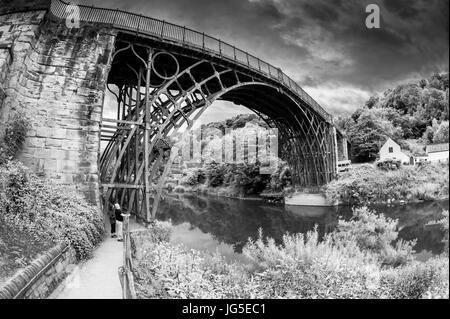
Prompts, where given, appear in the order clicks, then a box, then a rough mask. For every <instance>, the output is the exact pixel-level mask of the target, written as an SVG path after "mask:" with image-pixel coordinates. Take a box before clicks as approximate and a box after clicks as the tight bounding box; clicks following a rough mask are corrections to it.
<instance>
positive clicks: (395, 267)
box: [134, 208, 449, 298]
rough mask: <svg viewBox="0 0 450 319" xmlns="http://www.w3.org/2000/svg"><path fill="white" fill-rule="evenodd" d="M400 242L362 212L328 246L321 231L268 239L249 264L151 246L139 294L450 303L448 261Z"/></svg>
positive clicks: (140, 268)
mask: <svg viewBox="0 0 450 319" xmlns="http://www.w3.org/2000/svg"><path fill="white" fill-rule="evenodd" d="M158 227H169V226H168V225H167V224H166V225H163V224H158ZM150 231H151V229H150ZM397 235H398V233H397V231H396V221H393V220H389V219H386V218H383V217H381V216H377V215H375V214H373V213H372V212H371V211H370V210H368V209H366V208H362V209H358V210H356V211H355V214H354V220H353V221H350V222H343V221H341V222H340V223H339V226H338V228H337V229H336V230H335V231H334V232H333V233H331V234H329V235H327V236H325V238H324V239H323V240H319V235H318V232H317V230H314V231H311V232H308V233H307V234H294V235H289V234H286V235H285V236H284V238H283V243H282V244H281V245H277V244H276V243H275V241H274V240H273V239H264V238H263V236H262V234H260V237H259V239H257V240H256V241H249V242H248V243H247V244H246V246H245V247H244V254H245V255H246V256H247V257H248V259H249V261H250V263H249V264H248V265H243V264H238V263H227V262H226V261H225V260H224V258H223V257H222V256H221V255H219V254H218V253H216V254H209V253H205V252H200V251H196V250H189V249H187V248H185V247H183V246H181V245H175V246H174V245H172V244H170V243H168V242H167V241H164V240H161V241H154V242H149V241H147V242H145V243H143V245H142V246H141V247H139V250H140V254H139V255H138V256H137V257H136V260H135V263H134V274H135V282H136V288H137V292H138V297H140V298H448V296H449V291H448V289H449V284H448V283H449V274H448V271H449V260H448V256H440V257H436V258H433V259H430V260H428V261H427V262H425V263H421V262H417V261H415V260H413V258H412V255H411V254H412V249H411V246H412V245H413V243H410V242H398V241H397V240H396V239H397ZM392 257H395V258H392Z"/></svg>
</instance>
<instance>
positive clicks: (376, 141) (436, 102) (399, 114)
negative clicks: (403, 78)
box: [337, 73, 449, 162]
mask: <svg viewBox="0 0 450 319" xmlns="http://www.w3.org/2000/svg"><path fill="white" fill-rule="evenodd" d="M448 99H449V86H448V73H445V74H434V75H433V76H432V77H430V78H429V79H424V80H421V81H419V83H412V84H403V85H399V86H397V87H395V88H394V89H389V90H387V91H386V92H384V94H383V95H382V96H374V97H371V98H370V99H369V100H368V101H367V102H366V104H365V105H364V106H363V107H361V108H359V109H358V110H356V111H355V112H354V113H353V114H352V115H351V116H349V117H345V118H340V119H339V120H338V121H337V125H338V126H339V127H340V128H341V129H343V130H344V131H345V132H346V133H347V135H348V137H349V140H350V142H351V144H352V157H353V160H354V161H360V162H365V161H372V160H374V159H375V158H376V156H377V154H378V151H379V148H380V147H381V145H382V144H383V143H384V142H385V140H386V138H387V137H390V138H392V139H394V140H396V141H398V142H399V143H400V144H401V146H402V147H403V148H405V149H409V144H408V143H407V142H406V141H407V140H419V141H420V143H421V144H432V143H444V142H448V141H449V140H448V138H449V136H448V127H449V124H448V121H449V104H448V103H449V102H448V101H449V100H448ZM410 150H411V151H412V152H413V153H414V152H416V150H414V149H410ZM419 151H420V150H419Z"/></svg>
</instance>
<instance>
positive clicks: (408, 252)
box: [333, 207, 416, 267]
mask: <svg viewBox="0 0 450 319" xmlns="http://www.w3.org/2000/svg"><path fill="white" fill-rule="evenodd" d="M397 222H398V221H397V220H393V219H390V218H387V217H385V216H384V215H381V214H376V213H374V212H373V211H371V210H369V209H368V208H367V207H362V208H357V209H354V210H353V218H352V219H351V220H350V221H344V220H340V221H339V223H338V226H337V229H336V231H335V232H334V233H333V238H334V240H336V241H339V242H342V243H345V242H349V241H355V242H356V244H357V245H358V247H359V249H361V250H363V251H369V252H371V253H374V254H375V255H377V256H379V259H380V261H381V263H382V265H390V266H394V267H397V266H400V265H405V264H406V263H408V262H410V261H411V260H412V254H413V252H414V251H413V247H414V246H415V244H416V243H415V242H414V241H403V240H397V239H398V231H397Z"/></svg>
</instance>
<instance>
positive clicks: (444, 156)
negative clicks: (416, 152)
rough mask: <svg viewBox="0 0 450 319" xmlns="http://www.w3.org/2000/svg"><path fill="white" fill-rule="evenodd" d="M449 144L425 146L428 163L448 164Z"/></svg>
mask: <svg viewBox="0 0 450 319" xmlns="http://www.w3.org/2000/svg"><path fill="white" fill-rule="evenodd" d="M448 146H449V143H442V144H431V145H427V155H428V161H429V162H448V158H449V148H448Z"/></svg>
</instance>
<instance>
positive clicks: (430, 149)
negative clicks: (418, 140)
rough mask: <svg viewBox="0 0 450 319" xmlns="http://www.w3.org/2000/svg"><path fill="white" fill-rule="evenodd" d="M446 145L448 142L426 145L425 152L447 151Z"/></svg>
mask: <svg viewBox="0 0 450 319" xmlns="http://www.w3.org/2000/svg"><path fill="white" fill-rule="evenodd" d="M448 146H449V143H441V144H431V145H427V153H436V152H445V151H448Z"/></svg>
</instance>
